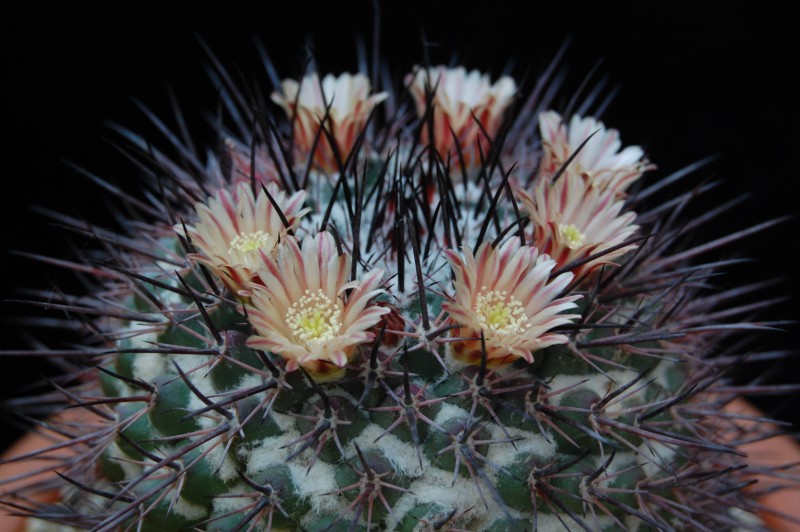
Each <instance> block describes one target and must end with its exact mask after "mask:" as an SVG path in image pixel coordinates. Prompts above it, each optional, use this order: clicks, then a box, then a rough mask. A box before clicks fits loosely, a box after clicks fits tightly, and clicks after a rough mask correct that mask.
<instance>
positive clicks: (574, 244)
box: [558, 224, 586, 249]
mask: <svg viewBox="0 0 800 532" xmlns="http://www.w3.org/2000/svg"><path fill="white" fill-rule="evenodd" d="M558 237H559V240H561V241H562V242H563V243H564V244H565V245H566V246H567V247H568V248H569V249H578V248H579V247H581V246H582V245H583V243H584V241H585V240H586V235H584V234H583V233H581V231H580V229H578V228H577V227H575V226H574V225H572V224H569V225H564V224H558Z"/></svg>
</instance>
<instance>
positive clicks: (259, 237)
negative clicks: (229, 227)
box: [228, 230, 269, 255]
mask: <svg viewBox="0 0 800 532" xmlns="http://www.w3.org/2000/svg"><path fill="white" fill-rule="evenodd" d="M268 242H269V233H267V232H264V231H260V230H259V231H256V232H255V233H242V234H239V235H236V237H235V238H234V239H233V240H231V246H230V247H229V248H228V254H230V255H233V254H234V253H237V252H238V253H241V254H242V255H246V254H248V253H251V252H253V251H256V250H259V249H262V248H265V247H266V246H267V243H268Z"/></svg>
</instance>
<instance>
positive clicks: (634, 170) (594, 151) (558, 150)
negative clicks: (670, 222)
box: [539, 111, 652, 195]
mask: <svg viewBox="0 0 800 532" xmlns="http://www.w3.org/2000/svg"><path fill="white" fill-rule="evenodd" d="M539 131H540V132H541V135H542V144H543V149H544V153H543V156H542V162H541V164H540V166H539V177H540V178H550V177H553V175H554V174H555V173H556V172H557V171H558V169H559V168H560V167H561V165H562V164H563V163H565V162H566V161H567V159H569V157H570V155H572V154H573V153H575V151H576V150H577V149H578V148H579V147H580V145H581V144H582V143H583V142H584V141H585V140H586V139H587V138H589V137H590V136H591V139H589V141H588V142H587V143H586V145H585V146H584V147H583V148H581V150H580V151H579V152H578V155H577V156H576V157H575V159H573V160H572V162H571V163H570V164H569V170H570V171H571V172H572V173H574V174H578V175H582V176H583V177H584V179H586V180H587V181H589V182H591V183H592V184H593V185H594V186H595V187H597V188H599V189H611V190H614V191H615V193H617V195H621V194H622V193H624V192H625V190H626V189H627V188H628V187H629V186H630V184H631V183H633V182H634V181H636V180H637V179H639V178H640V177H641V176H642V173H643V172H644V171H645V170H649V169H650V168H651V167H652V166H651V165H649V164H648V163H647V161H646V160H645V159H644V151H642V149H641V148H640V147H639V146H628V147H626V148H624V149H622V150H620V148H622V142H621V141H620V139H619V131H617V130H616V129H606V127H605V125H604V124H603V123H602V122H600V121H598V120H595V119H594V118H592V117H589V116H587V117H580V116H578V115H573V116H572V118H571V119H570V121H569V127H567V126H566V124H564V122H563V121H562V118H561V115H559V114H558V113H556V112H555V111H545V112H543V113H541V114H540V115H539ZM593 133H594V136H592V134H593Z"/></svg>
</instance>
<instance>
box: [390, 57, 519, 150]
mask: <svg viewBox="0 0 800 532" xmlns="http://www.w3.org/2000/svg"><path fill="white" fill-rule="evenodd" d="M406 85H408V86H409V90H410V91H411V96H412V97H413V98H414V104H415V106H416V109H417V115H418V116H419V117H420V118H422V117H424V116H425V114H426V112H427V108H428V100H429V95H430V97H431V98H430V103H431V104H432V105H433V146H434V147H435V148H436V151H437V152H438V153H439V155H440V156H441V157H442V159H444V160H445V161H446V160H447V158H448V157H449V158H450V161H451V164H452V165H454V166H455V165H459V164H460V160H459V155H458V150H457V147H458V148H459V149H460V151H461V156H462V157H463V158H464V163H465V165H466V166H473V165H476V164H479V162H480V160H479V152H478V149H479V148H478V146H479V145H480V150H482V152H483V154H484V156H487V155H488V152H489V146H490V143H489V141H488V140H487V139H486V135H485V134H484V133H483V132H482V131H481V128H483V130H485V132H486V134H488V135H489V137H490V138H491V140H492V141H494V137H495V135H496V134H497V132H498V130H499V129H500V125H501V124H502V122H503V116H504V114H505V111H506V109H507V108H508V106H509V105H510V104H511V102H512V100H513V99H514V95H515V94H516V92H517V86H516V83H514V80H513V79H511V78H510V77H508V76H503V77H501V78H500V79H499V80H497V81H496V82H494V84H492V83H491V82H490V79H489V76H488V75H487V74H481V73H480V72H479V71H477V70H472V71H471V72H467V71H466V69H465V68H464V67H457V68H447V67H444V66H436V67H431V68H419V67H417V68H415V70H414V72H413V73H412V74H408V75H407V76H406ZM451 130H452V131H451ZM454 135H455V138H454ZM422 142H424V143H428V142H430V139H429V130H428V126H427V125H426V124H423V125H422Z"/></svg>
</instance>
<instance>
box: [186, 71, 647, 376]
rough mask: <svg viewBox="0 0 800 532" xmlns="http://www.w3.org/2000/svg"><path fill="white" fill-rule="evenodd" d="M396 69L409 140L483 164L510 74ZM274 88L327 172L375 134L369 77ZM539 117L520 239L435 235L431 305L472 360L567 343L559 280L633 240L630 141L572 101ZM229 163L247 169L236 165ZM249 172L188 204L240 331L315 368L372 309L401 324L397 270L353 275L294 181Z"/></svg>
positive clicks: (202, 253)
mask: <svg viewBox="0 0 800 532" xmlns="http://www.w3.org/2000/svg"><path fill="white" fill-rule="evenodd" d="M405 81H406V85H407V87H408V89H409V92H410V94H411V97H412V98H413V102H414V105H415V108H416V111H417V117H418V119H419V122H418V124H419V127H418V128H417V129H416V131H418V132H419V137H418V139H417V140H418V143H419V144H421V145H423V146H427V147H428V149H429V150H431V153H434V154H435V155H436V156H437V157H438V160H439V161H440V162H441V164H443V165H446V166H447V167H450V168H455V167H460V168H462V169H464V170H465V171H467V170H469V169H470V168H473V169H474V168H478V167H480V165H481V164H483V161H484V159H485V157H486V156H487V154H488V153H489V151H490V150H491V148H492V141H493V139H494V138H495V135H497V134H498V132H499V131H500V130H501V128H502V127H503V124H504V120H505V119H506V115H507V114H508V113H507V111H508V109H509V107H510V105H511V104H512V103H513V101H514V98H515V95H516V92H517V87H516V85H515V83H514V81H513V80H512V79H511V78H509V77H502V78H501V79H499V80H498V81H496V82H495V83H491V82H490V78H489V77H488V76H487V75H485V74H481V73H479V72H478V71H472V72H467V71H466V70H465V69H464V68H455V69H450V68H445V67H441V66H439V67H433V68H416V69H415V70H414V72H413V73H412V74H409V75H408V76H407V77H406V79H405ZM281 90H282V92H276V93H274V94H273V95H272V100H273V101H274V102H275V103H276V104H278V105H279V106H280V107H282V108H283V110H284V111H285V112H286V114H287V116H288V119H289V120H290V123H291V128H292V140H291V142H292V149H293V153H294V155H295V157H296V160H298V161H301V162H302V164H303V165H306V164H307V162H311V163H312V165H311V168H312V171H314V172H317V173H319V174H320V175H330V174H336V173H338V172H341V171H342V170H343V169H344V168H346V167H347V166H346V164H347V161H348V160H349V158H350V157H351V155H353V154H356V153H362V152H363V153H366V154H367V156H369V155H370V150H374V149H376V148H375V147H374V146H369V145H367V143H368V142H367V140H366V139H367V135H365V134H364V130H365V128H366V127H367V123H368V120H369V118H370V115H371V114H372V113H373V111H374V109H375V108H376V106H377V105H379V104H380V103H381V102H383V101H384V100H386V99H387V97H388V94H387V93H385V92H380V93H377V94H371V89H370V83H369V81H368V79H367V78H366V76H364V75H361V74H356V75H350V74H343V75H341V76H339V77H334V76H332V75H327V76H325V77H324V78H323V79H322V80H320V79H319V77H318V76H317V75H316V74H310V75H307V76H305V77H304V78H303V79H302V80H301V81H299V82H298V81H295V80H286V81H284V82H283V83H282V87H281ZM539 129H540V135H541V140H542V146H541V152H542V153H541V154H540V155H537V156H539V157H540V159H539V160H540V162H539V165H538V173H537V174H536V175H535V176H534V179H533V180H532V183H522V179H521V178H520V177H518V176H515V175H512V177H511V180H510V182H511V183H512V184H514V185H513V188H514V194H515V196H516V200H517V202H518V203H519V205H520V206H521V207H522V209H523V210H524V213H525V215H527V216H528V217H529V222H530V223H527V224H524V225H525V230H524V231H525V234H524V235H520V236H523V237H524V238H519V237H518V236H512V237H509V238H507V239H506V240H505V242H503V243H502V244H498V243H490V242H488V241H487V242H484V243H482V244H481V245H480V246H478V248H477V249H476V250H473V249H471V248H470V247H469V246H467V245H463V246H462V247H461V249H460V250H458V249H451V248H447V247H446V246H442V247H443V249H442V251H443V253H442V255H443V256H445V257H446V260H447V264H449V266H450V269H449V271H448V272H447V277H446V278H445V282H447V283H449V288H448V287H447V286H445V288H444V291H445V292H448V293H449V294H450V295H449V296H448V297H447V298H446V301H445V302H444V303H443V304H442V305H441V311H442V315H440V317H441V323H443V324H446V326H447V327H448V330H449V331H450V333H449V338H447V339H445V340H444V341H447V342H448V344H449V345H450V353H451V354H452V356H453V357H454V358H456V359H458V360H461V361H463V362H466V363H469V364H477V363H480V360H481V357H482V355H483V353H485V354H486V357H487V360H488V363H489V364H490V365H491V366H493V367H496V366H500V365H503V364H507V363H509V362H512V361H514V360H517V359H520V358H521V359H524V360H526V361H528V362H531V361H532V360H533V354H534V352H535V351H537V350H539V349H542V348H543V347H547V346H549V345H553V344H558V343H566V342H567V341H568V338H567V336H565V335H563V334H558V333H557V332H553V329H554V328H556V327H559V326H562V325H565V324H568V323H570V322H571V321H572V320H574V319H575V318H576V317H577V316H576V315H574V314H565V313H564V312H565V311H568V310H569V309H572V308H574V307H575V306H576V304H575V301H576V300H577V299H578V298H579V297H580V296H577V295H570V296H566V297H564V296H562V294H563V292H564V291H565V289H566V288H567V287H568V286H571V285H575V284H580V283H581V282H584V281H585V279H586V278H588V277H590V276H592V275H593V273H594V272H596V270H597V269H598V268H599V267H600V266H602V265H604V264H612V263H614V261H615V260H616V259H619V258H620V257H621V256H622V255H623V254H625V253H627V252H629V251H631V250H632V249H634V248H635V247H636V246H635V244H633V243H630V241H631V239H632V237H634V236H635V234H636V232H637V229H638V227H637V226H636V225H634V220H635V218H636V214H635V213H633V212H623V211H624V201H625V197H626V190H627V188H628V187H629V186H630V184H631V183H633V182H634V181H635V180H636V179H638V178H639V177H640V176H641V175H642V172H644V171H645V170H647V169H648V165H647V162H646V161H645V160H644V159H643V152H642V150H641V149H640V148H638V147H628V148H625V149H622V150H621V149H620V148H621V143H620V141H619V135H618V132H617V131H616V130H612V129H606V128H605V126H604V125H603V124H602V123H600V122H598V121H597V120H595V119H593V118H588V117H587V118H581V117H579V116H573V117H572V118H571V120H570V121H569V124H566V123H565V122H564V121H563V120H562V117H561V116H559V115H558V114H557V113H555V112H552V111H548V112H543V113H541V114H540V117H539ZM587 139H588V140H587ZM234 164H236V162H234ZM240 164H241V165H245V164H250V163H249V162H246V161H240ZM261 166H262V168H267V167H268V165H264V164H262V165H261ZM264 171H265V172H266V173H269V172H268V170H264ZM239 173H240V174H241V175H247V174H249V171H248V168H243V169H240V172H239ZM259 177H261V179H259V180H260V181H262V182H264V183H265V186H263V187H262V188H261V190H257V189H256V188H257V187H256V186H255V184H254V183H250V182H245V181H240V182H238V183H235V184H234V185H232V186H231V188H232V190H220V191H219V192H217V194H216V196H215V197H213V198H211V199H209V200H208V202H207V203H205V204H198V205H197V206H196V210H197V216H198V219H199V222H198V223H197V224H196V225H195V226H194V227H191V228H189V234H190V236H191V238H192V240H193V242H194V243H195V244H196V245H197V248H198V251H199V253H198V254H196V255H194V256H193V258H194V259H195V260H197V261H199V262H202V263H203V264H204V265H206V266H207V267H209V268H210V269H211V270H212V271H214V272H215V273H216V274H217V275H218V276H219V277H220V279H222V281H223V282H224V283H225V284H226V286H227V287H228V288H229V289H230V290H231V291H232V292H233V293H234V294H237V295H238V296H239V297H240V299H241V301H242V303H243V304H244V305H245V307H246V308H245V310H246V313H247V316H248V318H249V320H250V322H251V324H252V326H253V328H254V331H255V334H254V335H253V336H252V337H251V338H250V340H249V345H251V346H252V347H255V348H258V349H265V350H269V351H271V352H273V353H276V354H278V355H280V356H282V357H283V358H284V359H286V361H287V369H288V370H290V371H291V370H293V369H296V368H297V367H298V366H302V367H304V368H305V369H307V370H308V371H310V372H311V373H312V374H314V375H315V376H317V377H323V378H324V377H326V376H330V375H334V374H336V373H337V372H340V370H341V368H344V367H345V366H346V365H347V363H348V361H349V360H350V358H351V357H352V356H353V354H354V353H355V352H356V350H357V348H358V346H360V345H362V344H365V343H368V342H371V341H373V340H374V338H375V336H376V334H377V331H379V330H381V323H382V321H383V322H384V327H383V328H384V330H385V329H386V326H385V324H386V323H391V324H393V325H392V327H397V326H398V324H399V325H400V326H401V327H404V326H405V325H404V324H408V325H411V324H413V322H411V320H410V319H408V318H406V317H402V318H401V319H399V320H398V319H396V318H395V319H392V318H391V317H390V316H388V315H387V314H389V313H390V312H392V309H393V308H394V307H393V306H392V305H389V304H386V303H385V302H377V301H376V298H380V299H386V300H389V302H391V289H390V288H389V287H387V286H386V281H385V279H386V278H389V277H393V276H394V274H395V273H396V272H394V271H389V272H384V271H383V270H382V269H380V268H377V267H372V266H370V265H368V264H366V265H363V269H365V270H367V271H366V272H365V273H363V275H361V276H360V277H358V278H351V276H352V275H354V272H356V271H357V270H356V269H355V268H353V264H352V261H353V258H352V255H351V253H352V252H353V250H352V243H348V242H346V241H345V242H344V243H343V242H340V241H339V237H338V236H336V235H334V234H332V233H330V232H328V231H327V230H323V229H320V228H319V227H312V226H313V223H312V222H310V221H308V218H311V217H306V219H305V221H304V215H306V214H308V213H309V211H311V209H309V208H306V207H305V206H304V202H305V199H306V196H305V192H304V191H298V192H295V193H293V194H289V193H287V192H286V191H284V190H281V189H280V187H279V185H278V184H277V182H276V181H277V179H275V178H273V179H272V180H270V179H269V176H265V177H264V176H259ZM259 186H260V185H259ZM296 233H304V236H303V237H302V238H300V237H298V236H296ZM348 247H350V249H348ZM611 248H613V249H611ZM386 269H391V264H388V265H387V268H386ZM428 288H429V289H430V290H433V288H430V287H428ZM437 290H442V287H441V283H439V286H437ZM400 312H402V311H400ZM442 316H443V317H442ZM385 332H386V333H394V334H410V333H407V332H404V331H388V330H385Z"/></svg>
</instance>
